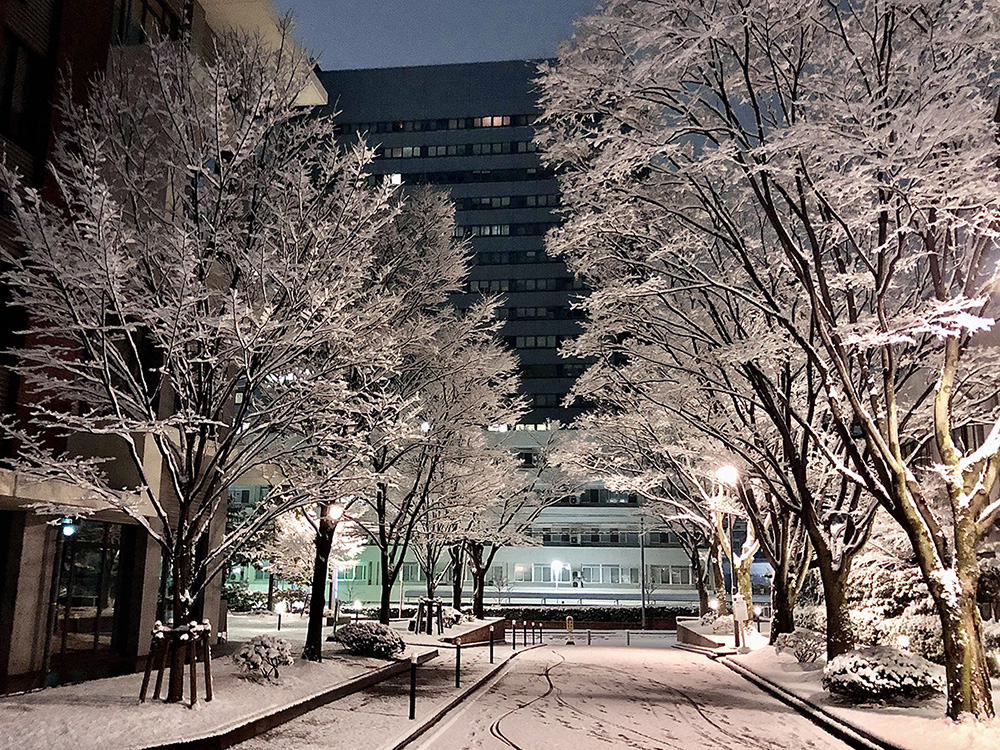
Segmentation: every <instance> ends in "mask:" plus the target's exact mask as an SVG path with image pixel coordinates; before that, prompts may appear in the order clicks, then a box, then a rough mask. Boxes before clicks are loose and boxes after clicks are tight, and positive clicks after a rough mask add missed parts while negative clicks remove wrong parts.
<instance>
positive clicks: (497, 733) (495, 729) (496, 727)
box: [490, 654, 566, 750]
mask: <svg viewBox="0 0 1000 750" xmlns="http://www.w3.org/2000/svg"><path fill="white" fill-rule="evenodd" d="M556 655H557V656H558V657H559V661H557V662H555V663H554V664H549V665H548V666H547V667H545V671H544V672H543V675H544V677H545V680H546V682H548V683H549V687H548V689H547V690H546V691H545V692H544V693H542V694H541V695H538V696H536V697H534V698H532V699H531V700H530V701H528V702H527V703H522V704H521V705H519V706H516V707H515V708H512V709H511V710H510V711H508V712H507V713H505V714H504V715H503V716H501V717H500V718H499V719H497V720H496V721H494V722H493V724H492V725H490V734H491V735H493V736H494V737H496V738H497V739H498V740H500V741H501V742H503V743H504V744H505V745H507V746H508V747H511V748H514V750H525V749H524V748H522V747H521V746H520V745H518V744H517V743H515V742H513V741H511V739H510V738H509V737H507V735H505V734H504V733H503V731H502V730H501V729H500V722H502V721H503V720H504V719H506V718H507V717H508V716H510V715H511V714H515V713H517V712H518V711H520V710H522V709H525V708H527V707H528V706H530V705H532V704H533V703H536V702H537V701H540V700H542V698H547V697H548V696H549V695H551V694H552V691H553V690H554V689H555V685H553V684H552V675H551V672H552V670H553V669H555V668H556V667H558V666H559V665H561V664H563V663H564V662H565V661H566V657H565V656H563V655H562V654H556Z"/></svg>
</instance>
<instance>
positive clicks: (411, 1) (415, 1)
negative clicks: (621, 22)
mask: <svg viewBox="0 0 1000 750" xmlns="http://www.w3.org/2000/svg"><path fill="white" fill-rule="evenodd" d="M597 2H598V0H275V2H274V4H275V7H277V8H278V10H279V12H286V11H291V12H292V13H293V15H294V17H295V19H296V24H297V28H296V31H295V36H296V38H297V39H298V40H299V42H301V43H302V44H303V45H304V46H305V47H306V48H307V49H308V50H309V51H310V52H312V53H313V54H315V55H317V56H318V57H319V59H320V66H321V67H322V68H323V69H325V70H337V69H343V68H384V67H394V66H400V65H436V64H440V63H456V62H484V61H490V60H517V59H530V58H537V57H551V56H553V55H554V54H555V52H556V46H557V45H558V44H559V42H560V41H562V40H564V39H568V38H569V37H570V36H572V34H573V19H575V18H577V17H579V16H581V15H586V14H587V13H590V12H593V11H594V10H595V8H596V7H597Z"/></svg>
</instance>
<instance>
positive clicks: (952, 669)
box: [934, 586, 994, 719]
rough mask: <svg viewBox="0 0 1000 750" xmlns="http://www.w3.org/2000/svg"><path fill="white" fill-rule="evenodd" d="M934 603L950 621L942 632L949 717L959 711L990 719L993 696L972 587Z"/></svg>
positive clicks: (963, 588) (992, 709)
mask: <svg viewBox="0 0 1000 750" xmlns="http://www.w3.org/2000/svg"><path fill="white" fill-rule="evenodd" d="M934 603H935V604H936V605H937V609H938V613H939V614H940V616H941V619H942V621H945V622H948V623H950V624H951V627H946V628H944V629H943V631H942V636H943V640H944V654H945V664H944V666H945V676H946V679H947V682H948V716H949V717H950V718H952V719H958V718H960V717H961V715H962V714H972V715H973V716H975V717H977V718H980V719H989V718H993V715H994V706H993V695H992V692H991V689H990V677H989V672H988V670H987V667H986V651H985V649H984V648H983V640H982V633H981V626H980V621H979V607H978V606H977V604H976V595H975V587H974V586H973V587H972V588H971V591H970V590H969V588H968V587H960V591H959V593H958V595H957V596H955V595H953V594H952V595H951V596H949V595H947V594H946V595H944V596H935V597H934Z"/></svg>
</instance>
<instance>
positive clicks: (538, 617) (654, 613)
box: [485, 604, 698, 626]
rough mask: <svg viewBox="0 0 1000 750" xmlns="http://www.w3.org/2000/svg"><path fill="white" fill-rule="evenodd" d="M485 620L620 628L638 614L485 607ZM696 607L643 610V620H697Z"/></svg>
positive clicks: (631, 610)
mask: <svg viewBox="0 0 1000 750" xmlns="http://www.w3.org/2000/svg"><path fill="white" fill-rule="evenodd" d="M485 614H486V616H487V617H506V618H507V619H508V620H517V621H518V622H521V621H522V620H530V621H534V622H559V623H562V622H565V621H566V617H568V616H569V617H572V618H573V619H574V620H576V621H578V622H611V623H620V624H622V625H637V626H638V625H639V624H640V623H641V622H642V611H641V609H640V608H639V607H637V606H619V607H604V606H594V607H588V606H560V607H496V606H493V607H487V608H486V613H485ZM697 616H698V605H697V604H694V605H691V606H684V605H680V606H669V607H667V606H656V607H646V617H648V618H657V617H697Z"/></svg>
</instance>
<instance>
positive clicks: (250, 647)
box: [233, 635, 295, 682]
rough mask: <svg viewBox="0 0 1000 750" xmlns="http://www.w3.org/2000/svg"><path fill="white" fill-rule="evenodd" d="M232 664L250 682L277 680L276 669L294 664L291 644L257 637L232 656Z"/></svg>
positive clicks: (276, 638) (272, 636) (272, 637)
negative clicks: (250, 680)
mask: <svg viewBox="0 0 1000 750" xmlns="http://www.w3.org/2000/svg"><path fill="white" fill-rule="evenodd" d="M233 662H234V663H235V664H236V666H237V667H239V668H240V671H241V672H243V674H244V675H245V676H246V677H248V678H250V679H252V680H258V681H262V680H267V681H268V682H270V681H271V680H277V679H278V667H284V666H288V665H290V664H294V663H295V660H294V659H293V658H292V644H291V643H289V642H288V641H286V640H285V639H284V638H278V637H277V636H274V635H258V636H255V637H254V638H251V639H250V640H249V641H247V642H246V643H244V644H243V645H242V646H241V647H240V649H239V651H237V652H236V653H235V654H233Z"/></svg>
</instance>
